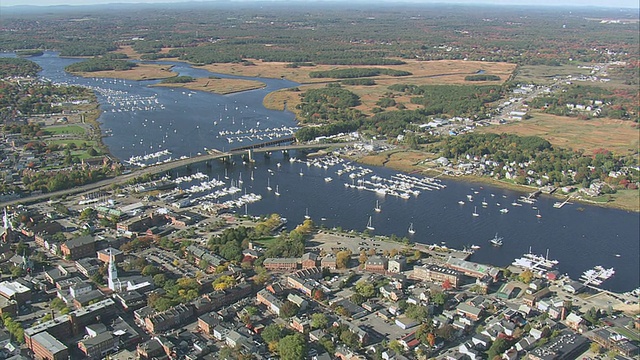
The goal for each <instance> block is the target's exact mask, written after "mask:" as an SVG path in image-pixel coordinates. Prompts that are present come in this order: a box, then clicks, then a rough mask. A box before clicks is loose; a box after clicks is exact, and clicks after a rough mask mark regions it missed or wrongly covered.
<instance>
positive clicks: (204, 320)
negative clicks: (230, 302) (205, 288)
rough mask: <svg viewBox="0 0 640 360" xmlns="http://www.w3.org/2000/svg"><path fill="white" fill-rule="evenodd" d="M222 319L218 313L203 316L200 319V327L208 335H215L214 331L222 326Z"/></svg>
mask: <svg viewBox="0 0 640 360" xmlns="http://www.w3.org/2000/svg"><path fill="white" fill-rule="evenodd" d="M221 320H222V317H221V316H220V315H218V314H216V313H208V314H203V315H200V316H199V317H198V327H199V328H200V329H201V330H202V332H204V333H205V334H207V335H213V329H214V328H215V327H216V326H218V325H219V324H220V322H221Z"/></svg>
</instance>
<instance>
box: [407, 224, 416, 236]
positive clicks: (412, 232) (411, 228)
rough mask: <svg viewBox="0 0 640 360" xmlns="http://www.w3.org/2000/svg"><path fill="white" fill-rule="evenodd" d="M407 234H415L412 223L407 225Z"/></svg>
mask: <svg viewBox="0 0 640 360" xmlns="http://www.w3.org/2000/svg"><path fill="white" fill-rule="evenodd" d="M408 231H409V234H415V233H416V231H415V230H414V229H413V223H411V224H409V230H408Z"/></svg>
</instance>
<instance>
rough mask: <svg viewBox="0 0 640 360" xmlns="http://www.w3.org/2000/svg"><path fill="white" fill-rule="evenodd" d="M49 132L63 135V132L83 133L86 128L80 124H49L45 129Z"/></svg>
mask: <svg viewBox="0 0 640 360" xmlns="http://www.w3.org/2000/svg"><path fill="white" fill-rule="evenodd" d="M44 130H45V131H46V132H47V134H50V135H61V134H74V135H83V134H84V133H85V130H84V128H83V127H82V126H79V125H62V126H48V127H46V128H45V129H44Z"/></svg>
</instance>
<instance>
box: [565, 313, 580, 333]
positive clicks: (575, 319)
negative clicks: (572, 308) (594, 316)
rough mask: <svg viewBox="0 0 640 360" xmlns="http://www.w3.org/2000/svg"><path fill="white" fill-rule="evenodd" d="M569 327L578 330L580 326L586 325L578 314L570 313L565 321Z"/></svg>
mask: <svg viewBox="0 0 640 360" xmlns="http://www.w3.org/2000/svg"><path fill="white" fill-rule="evenodd" d="M565 322H566V324H567V326H568V327H569V328H571V329H573V330H576V331H577V330H578V329H579V328H580V325H582V324H583V323H584V319H583V318H582V317H580V316H579V315H577V314H576V313H570V314H569V315H568V316H567V318H566V319H565Z"/></svg>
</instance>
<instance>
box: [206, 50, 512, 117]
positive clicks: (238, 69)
mask: <svg viewBox="0 0 640 360" xmlns="http://www.w3.org/2000/svg"><path fill="white" fill-rule="evenodd" d="M285 65H286V63H261V62H256V66H241V65H237V64H215V65H207V66H205V68H206V69H208V70H210V71H215V72H220V73H231V74H237V75H240V74H241V75H248V76H266V77H281V76H282V77H285V78H287V79H289V80H293V81H296V82H299V83H302V84H304V85H301V86H299V88H300V89H301V90H302V91H306V90H308V89H313V88H318V87H324V86H326V84H327V83H328V82H336V81H337V80H336V79H312V78H310V77H309V72H311V71H319V70H331V69H345V68H354V67H359V68H367V67H380V68H391V69H396V70H404V71H409V72H411V73H412V74H413V75H410V76H401V77H393V76H375V77H372V79H374V80H375V82H376V85H373V86H362V85H343V86H344V87H345V88H346V89H348V90H350V91H353V92H354V93H355V94H357V95H358V96H360V101H361V103H362V104H361V105H359V106H358V107H357V109H358V110H360V111H362V112H363V113H365V114H371V113H372V112H371V110H372V109H373V108H374V107H376V106H377V105H376V102H378V100H380V98H382V97H384V96H385V93H388V92H389V90H388V87H389V86H390V85H393V84H412V85H488V84H494V85H495V84H501V83H502V82H504V81H506V80H507V79H508V78H509V76H511V73H512V72H513V70H514V69H515V68H516V65H515V64H509V63H493V62H481V61H463V60H439V61H415V60H408V61H407V64H405V65H394V66H346V65H340V66H329V65H317V66H312V67H300V68H295V69H290V68H286V67H285ZM478 70H484V71H485V74H488V75H498V76H500V79H501V80H500V81H481V82H469V81H465V80H464V78H465V76H467V75H470V74H474V73H476V72H477V71H478ZM394 100H395V101H396V103H402V104H404V105H405V107H406V108H407V109H409V110H415V109H417V108H418V107H419V105H415V104H411V97H410V96H403V95H400V96H396V97H395V98H394ZM285 101H286V102H287V108H288V109H289V110H292V111H294V110H295V105H297V104H298V103H299V102H300V98H299V96H298V93H297V92H290V91H286V90H281V91H278V92H276V93H272V94H269V95H268V96H267V97H266V98H265V100H264V105H265V106H266V107H267V108H269V109H274V110H282V109H283V107H284V102H285ZM390 110H393V108H391V109H390ZM294 112H295V111H294Z"/></svg>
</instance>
